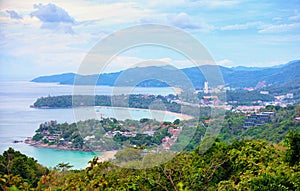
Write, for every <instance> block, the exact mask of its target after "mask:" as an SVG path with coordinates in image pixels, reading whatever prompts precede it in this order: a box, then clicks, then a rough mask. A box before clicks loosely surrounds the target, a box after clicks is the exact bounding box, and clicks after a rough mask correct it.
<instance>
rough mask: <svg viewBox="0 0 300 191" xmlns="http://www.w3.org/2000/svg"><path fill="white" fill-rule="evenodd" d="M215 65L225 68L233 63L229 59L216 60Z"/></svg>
mask: <svg viewBox="0 0 300 191" xmlns="http://www.w3.org/2000/svg"><path fill="white" fill-rule="evenodd" d="M216 63H217V65H219V66H226V67H228V66H232V65H234V63H233V61H232V60H229V59H224V60H218V61H216Z"/></svg>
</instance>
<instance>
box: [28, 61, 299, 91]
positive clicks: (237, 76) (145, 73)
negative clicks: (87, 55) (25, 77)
mask: <svg viewBox="0 0 300 191" xmlns="http://www.w3.org/2000/svg"><path fill="white" fill-rule="evenodd" d="M215 67H217V68H215ZM172 68H173V69H174V70H172ZM199 68H200V70H202V69H203V70H204V71H211V73H212V72H215V71H220V73H221V74H222V76H223V80H224V81H223V82H224V84H225V85H230V86H231V87H255V86H256V85H257V84H258V83H261V82H264V83H265V84H266V85H282V84H286V83H289V82H292V81H293V80H295V79H297V78H300V60H294V61H290V62H288V63H286V64H282V65H278V66H273V67H262V68H258V67H245V66H241V67H234V68H227V67H224V66H217V65H203V66H201V67H190V68H183V69H176V68H175V67H172V66H147V67H136V68H129V69H127V70H122V71H120V72H114V73H104V74H101V75H98V74H94V75H80V74H75V73H63V74H56V75H50V76H40V77H37V78H34V79H33V80H31V81H32V82H39V83H43V82H47V83H49V82H50V83H59V84H69V85H72V84H74V80H75V79H76V84H77V85H105V86H140V87H167V86H183V87H185V86H187V85H191V84H192V85H193V86H194V87H196V88H203V84H204V82H205V81H206V78H205V76H204V75H203V73H202V72H201V71H199ZM209 77H211V76H209ZM218 80H219V81H218V82H220V79H218ZM136 82H138V83H136ZM95 83H96V84H95ZM216 85H217V83H216ZM210 86H213V85H212V84H210Z"/></svg>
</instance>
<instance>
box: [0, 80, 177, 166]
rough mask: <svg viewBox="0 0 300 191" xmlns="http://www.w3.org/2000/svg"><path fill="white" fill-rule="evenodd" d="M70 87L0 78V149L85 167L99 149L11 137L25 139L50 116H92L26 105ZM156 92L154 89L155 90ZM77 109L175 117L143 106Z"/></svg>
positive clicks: (141, 90) (112, 114) (120, 116)
mask: <svg viewBox="0 0 300 191" xmlns="http://www.w3.org/2000/svg"><path fill="white" fill-rule="evenodd" d="M72 90H73V87H72V86H68V85H56V84H39V83H31V82H21V81H9V82H0V152H1V153H3V151H5V150H7V149H8V148H9V147H13V148H14V149H15V150H19V151H21V152H22V153H24V154H26V155H28V156H31V157H34V158H35V159H36V160H38V162H39V163H41V164H42V165H45V166H47V167H54V166H56V165H57V164H58V163H61V162H65V163H66V162H69V163H70V164H71V165H73V166H74V169H81V168H85V167H86V166H87V164H88V161H89V160H91V159H92V158H93V157H94V156H96V155H100V154H101V153H93V152H80V151H61V150H55V149H46V148H36V147H32V146H29V145H26V144H25V143H13V141H14V140H24V139H26V137H31V136H33V135H34V131H35V130H36V129H37V128H38V126H39V124H40V123H43V122H45V121H50V120H57V121H58V122H60V123H63V122H75V121H78V120H84V119H88V118H90V117H91V116H85V115H81V116H80V118H78V117H74V111H73V109H47V110H40V109H32V108H29V105H31V104H33V103H34V101H35V99H36V98H37V97H41V96H48V95H67V94H72ZM112 90H113V88H112V87H105V86H101V87H97V88H96V92H97V93H98V94H100V93H101V94H103V95H110V94H111V92H112ZM154 92H155V93H154ZM133 93H142V94H143V93H144V94H147V93H148V94H161V95H167V94H170V93H174V90H173V89H172V88H151V89H149V88H136V89H135V92H133ZM78 110H80V113H82V114H85V113H89V112H87V111H90V110H93V111H94V114H95V116H96V118H99V117H100V115H99V114H100V113H101V114H102V115H103V117H115V118H117V119H120V120H123V119H126V118H130V119H140V118H156V119H158V120H165V121H174V120H175V119H176V118H177V117H174V116H172V115H167V114H166V115H165V114H161V113H158V112H154V111H145V110H138V109H133V110H126V109H124V108H109V107H101V108H93V107H91V108H79V109H78Z"/></svg>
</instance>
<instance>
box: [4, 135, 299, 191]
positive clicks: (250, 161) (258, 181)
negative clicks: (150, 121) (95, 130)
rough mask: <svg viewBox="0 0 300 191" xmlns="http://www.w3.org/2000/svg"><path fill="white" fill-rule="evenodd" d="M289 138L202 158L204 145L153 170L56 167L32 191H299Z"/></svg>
mask: <svg viewBox="0 0 300 191" xmlns="http://www.w3.org/2000/svg"><path fill="white" fill-rule="evenodd" d="M287 139H288V143H289V144H287V146H285V145H284V144H283V143H280V144H268V143H267V142H265V141H239V142H234V143H233V144H231V145H229V144H225V143H222V142H219V141H218V140H217V141H216V142H215V143H214V144H213V145H212V147H211V148H210V149H209V150H208V151H207V152H205V153H204V154H200V153H199V150H200V149H201V148H200V146H198V147H197V148H196V149H195V150H194V151H192V152H189V153H186V152H182V153H180V154H178V155H177V156H174V157H173V158H169V161H167V162H165V163H157V164H156V166H155V167H153V168H141V169H132V168H121V167H118V166H116V165H114V163H112V162H98V161H97V158H94V159H93V160H91V161H90V162H89V163H90V164H89V167H87V168H86V169H85V170H71V171H70V170H67V168H64V169H57V168H55V169H53V170H51V172H50V173H49V174H47V175H44V176H42V177H41V178H40V180H39V183H38V184H37V186H36V185H32V184H29V186H30V187H35V188H37V189H38V190H44V189H48V190H178V191H179V190H180V191H181V190H299V189H300V168H299V167H300V166H299V165H300V164H299V155H293V154H292V155H293V156H294V157H290V156H291V155H290V153H295V152H298V153H299V150H298V151H297V150H295V149H298V148H299V133H296V132H292V133H291V134H290V136H288V138H287ZM126 154H127V156H131V158H129V160H131V161H130V162H131V163H134V162H135V160H137V158H138V157H139V156H138V155H137V152H136V151H135V150H134V149H132V150H131V151H130V152H126ZM117 155H119V156H118V157H121V156H123V155H122V153H118V154H117ZM164 156H170V153H157V154H151V155H146V156H145V157H147V159H146V160H148V161H152V162H155V161H157V160H159V159H161V158H163V157H164ZM295 159H296V160H295ZM116 160H118V159H116ZM292 161H293V162H292ZM137 163H138V162H137ZM18 165H21V164H20V163H18V164H16V167H18ZM60 166H64V165H63V164H61V165H60ZM2 179H3V178H2ZM13 179H14V180H15V179H16V177H13ZM3 180H4V179H3ZM5 180H6V179H5ZM11 183H12V184H9V185H8V186H11V188H14V189H15V190H17V188H19V189H22V188H23V187H21V186H20V184H17V183H14V182H11ZM29 186H28V187H29ZM3 188H4V189H6V188H8V187H3Z"/></svg>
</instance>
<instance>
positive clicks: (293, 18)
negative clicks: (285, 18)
mask: <svg viewBox="0 0 300 191" xmlns="http://www.w3.org/2000/svg"><path fill="white" fill-rule="evenodd" d="M289 20H292V21H299V20H300V13H296V14H295V15H293V16H290V17H289Z"/></svg>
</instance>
